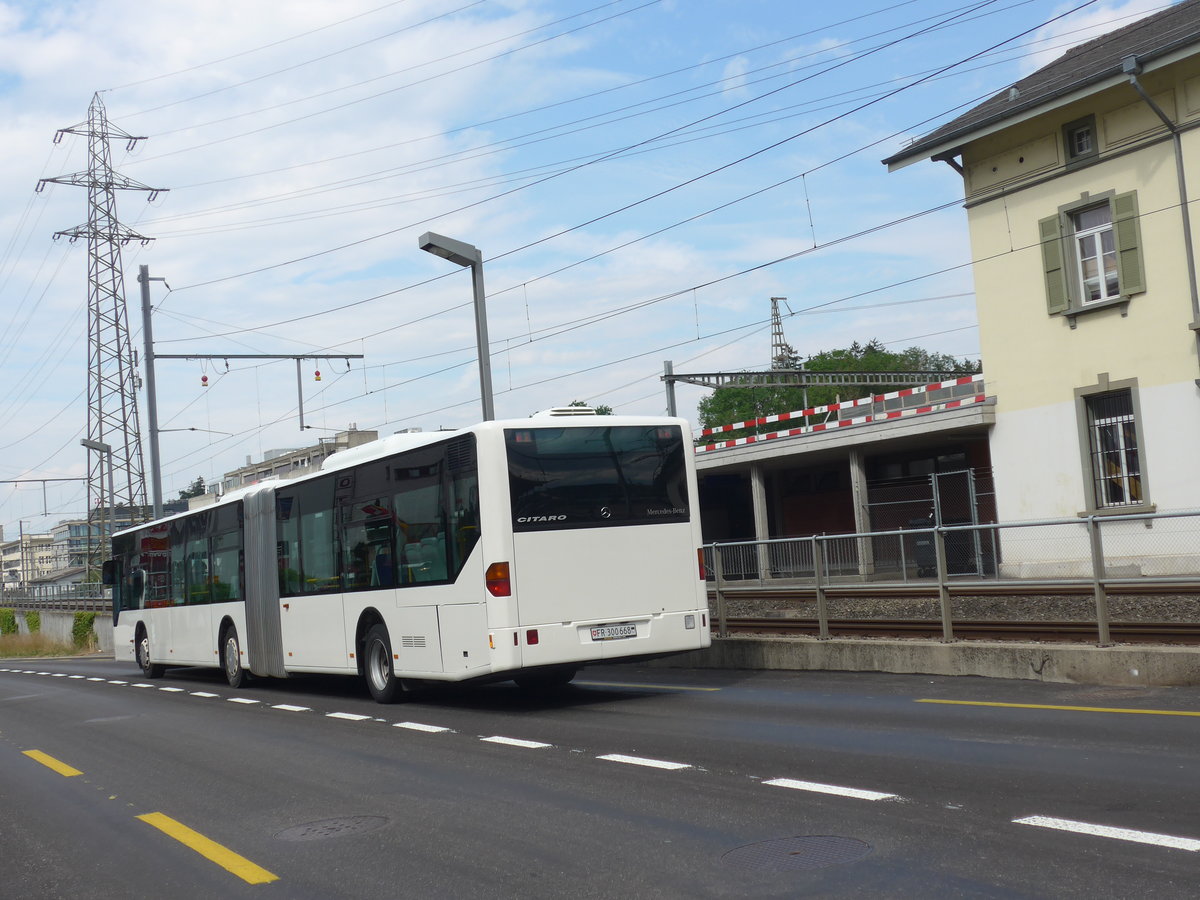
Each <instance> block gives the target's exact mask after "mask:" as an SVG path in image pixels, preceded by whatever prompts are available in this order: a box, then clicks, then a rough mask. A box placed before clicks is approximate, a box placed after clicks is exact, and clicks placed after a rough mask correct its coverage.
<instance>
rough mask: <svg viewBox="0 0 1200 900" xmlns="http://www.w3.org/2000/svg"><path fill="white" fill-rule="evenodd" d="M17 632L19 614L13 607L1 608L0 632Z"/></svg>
mask: <svg viewBox="0 0 1200 900" xmlns="http://www.w3.org/2000/svg"><path fill="white" fill-rule="evenodd" d="M16 633H17V614H16V613H15V612H13V611H12V610H11V609H7V608H6V609H0V634H16Z"/></svg>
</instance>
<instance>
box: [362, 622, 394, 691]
mask: <svg viewBox="0 0 1200 900" xmlns="http://www.w3.org/2000/svg"><path fill="white" fill-rule="evenodd" d="M363 676H364V677H365V678H366V680H367V690H369V691H370V692H371V697H372V698H373V699H374V700H375V702H376V703H395V702H396V701H397V700H399V699H400V697H401V695H402V694H403V693H404V687H403V685H401V684H400V679H399V678H397V677H396V668H395V666H393V665H392V640H391V638H390V637H388V630H387V626H386V625H372V626H371V630H370V631H368V632H367V637H366V640H364V641H363Z"/></svg>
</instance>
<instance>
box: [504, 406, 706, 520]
mask: <svg viewBox="0 0 1200 900" xmlns="http://www.w3.org/2000/svg"><path fill="white" fill-rule="evenodd" d="M504 440H505V445H506V446H507V448H508V479H509V490H510V493H511V495H512V512H513V530H514V531H547V530H558V529H567V528H603V527H606V526H612V525H655V524H660V523H664V522H686V521H688V518H689V508H688V496H687V476H686V469H685V467H684V456H683V453H684V442H683V432H682V429H680V428H679V426H677V425H648V426H641V425H636V426H630V425H624V426H615V427H585V428H544V427H532V428H510V429H506V430H505V432H504Z"/></svg>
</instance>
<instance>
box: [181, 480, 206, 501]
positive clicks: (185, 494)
mask: <svg viewBox="0 0 1200 900" xmlns="http://www.w3.org/2000/svg"><path fill="white" fill-rule="evenodd" d="M206 490H208V488H207V487H206V486H205V484H204V476H203V475H197V476H196V480H195V481H193V482H192V483H191V484H189V485H188V486H187V487H185V488H184V489H183V490H182V491H180V492H179V499H180V500H187V499H188V498H189V497H199V496H200V495H201V494H203V493H204V492H205V491H206Z"/></svg>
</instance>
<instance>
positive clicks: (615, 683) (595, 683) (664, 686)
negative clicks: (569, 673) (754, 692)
mask: <svg viewBox="0 0 1200 900" xmlns="http://www.w3.org/2000/svg"><path fill="white" fill-rule="evenodd" d="M572 684H578V685H582V686H584V687H621V688H656V689H658V690H660V691H719V690H721V689H720V688H710V687H682V686H680V685H677V684H632V683H627V682H622V681H574V682H572Z"/></svg>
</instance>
